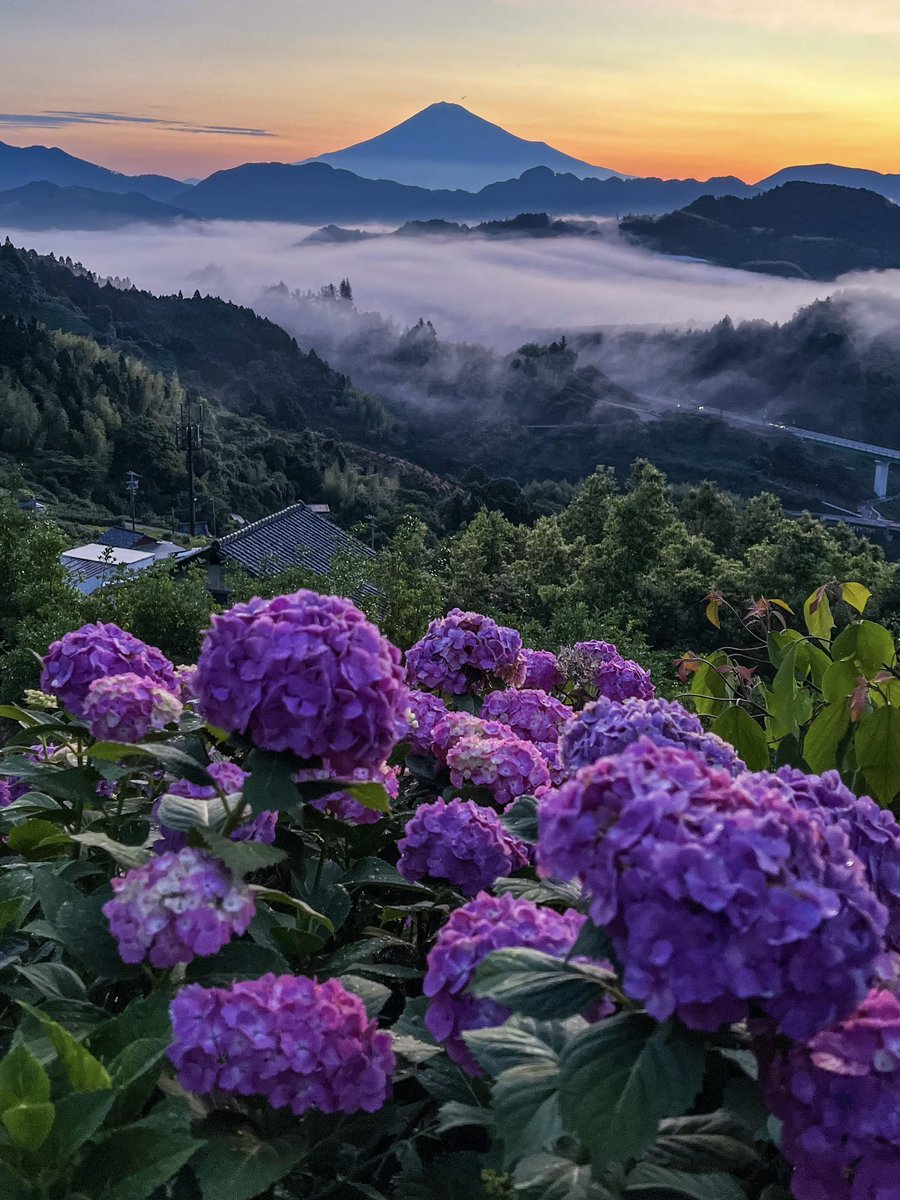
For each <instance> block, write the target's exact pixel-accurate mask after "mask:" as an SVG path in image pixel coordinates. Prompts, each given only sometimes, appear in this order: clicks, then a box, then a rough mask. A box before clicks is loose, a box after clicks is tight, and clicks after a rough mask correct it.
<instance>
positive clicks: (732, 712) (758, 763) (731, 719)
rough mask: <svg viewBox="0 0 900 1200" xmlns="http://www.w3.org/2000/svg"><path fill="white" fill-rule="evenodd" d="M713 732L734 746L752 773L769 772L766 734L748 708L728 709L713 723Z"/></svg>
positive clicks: (735, 707)
mask: <svg viewBox="0 0 900 1200" xmlns="http://www.w3.org/2000/svg"><path fill="white" fill-rule="evenodd" d="M712 731H713V733H716V734H718V735H719V737H720V738H724V740H725V741H726V742H730V743H731V745H732V746H734V748H735V750H736V751H737V752H738V755H739V757H740V758H742V759H743V760H744V762H745V763H746V764H747V766H748V767H749V769H750V770H751V771H766V770H768V768H769V765H770V762H769V743H768V742H767V740H766V732H765V730H764V729H763V727H762V726H761V725H760V724H759V722H758V721H754V720H753V718H752V717H751V716H750V714H749V713H748V712H747V710H746V708H742V707H741V706H740V705H739V704H733V705H731V707H730V708H726V709H725V711H724V712H723V713H720V714H719V716H718V717H716V719H715V720H714V721H713V723H712Z"/></svg>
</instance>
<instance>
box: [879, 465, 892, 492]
mask: <svg viewBox="0 0 900 1200" xmlns="http://www.w3.org/2000/svg"><path fill="white" fill-rule="evenodd" d="M890 469H891V464H890V463H889V462H876V463H875V495H876V497H877V498H878V499H879V500H883V499H884V498H885V496H886V495H887V494H888V472H889V471H890Z"/></svg>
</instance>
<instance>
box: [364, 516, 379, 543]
mask: <svg viewBox="0 0 900 1200" xmlns="http://www.w3.org/2000/svg"><path fill="white" fill-rule="evenodd" d="M363 520H364V521H368V523H369V545H370V546H371V547H372V549H373V550H374V549H375V523H376V521H377V520H378V518H377V517H375V516H373V515H372V514H371V513H369V515H368V516H366V517H363Z"/></svg>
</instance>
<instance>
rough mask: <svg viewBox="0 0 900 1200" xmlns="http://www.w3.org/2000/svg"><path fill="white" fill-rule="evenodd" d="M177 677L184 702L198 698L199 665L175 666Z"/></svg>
mask: <svg viewBox="0 0 900 1200" xmlns="http://www.w3.org/2000/svg"><path fill="white" fill-rule="evenodd" d="M175 678H176V679H177V680H178V694H179V696H180V697H181V702H182V704H189V703H190V702H191V700H196V699H197V667H196V666H195V665H191V666H181V667H176V668H175Z"/></svg>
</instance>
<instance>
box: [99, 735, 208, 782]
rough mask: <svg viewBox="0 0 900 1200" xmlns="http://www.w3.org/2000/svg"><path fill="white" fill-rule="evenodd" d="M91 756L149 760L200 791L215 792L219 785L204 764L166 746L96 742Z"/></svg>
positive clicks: (102, 758) (175, 748)
mask: <svg viewBox="0 0 900 1200" xmlns="http://www.w3.org/2000/svg"><path fill="white" fill-rule="evenodd" d="M88 755H89V757H90V758H97V759H101V760H103V761H110V762H118V761H119V760H120V759H124V758H150V759H153V761H154V762H158V763H159V764H160V766H162V767H165V769H166V770H167V771H168V772H169V773H170V774H171V775H173V776H174V777H175V778H176V779H187V780H188V781H189V782H190V783H195V784H197V786H198V787H211V788H213V789H215V788H216V781H215V780H214V779H213V777H212V775H210V773H209V771H208V770H207V769H206V767H205V765H204V764H203V763H201V762H198V760H197V759H196V758H194V756H193V755H192V754H187V753H185V751H184V750H179V749H178V747H177V746H172V745H170V744H169V743H167V742H135V743H130V742H95V743H94V745H93V746H91V748H90V750H89V751H88Z"/></svg>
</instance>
